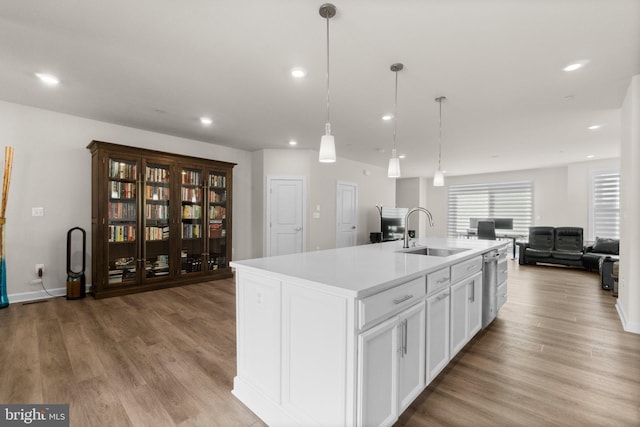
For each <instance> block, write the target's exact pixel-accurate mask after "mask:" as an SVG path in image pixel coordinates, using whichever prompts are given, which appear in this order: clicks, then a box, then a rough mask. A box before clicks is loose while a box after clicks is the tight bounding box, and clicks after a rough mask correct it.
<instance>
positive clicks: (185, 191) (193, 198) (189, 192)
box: [182, 187, 201, 203]
mask: <svg viewBox="0 0 640 427" xmlns="http://www.w3.org/2000/svg"><path fill="white" fill-rule="evenodd" d="M200 193H201V192H200V188H187V187H182V201H183V202H191V203H200V200H201V196H200Z"/></svg>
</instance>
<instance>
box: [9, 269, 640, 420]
mask: <svg viewBox="0 0 640 427" xmlns="http://www.w3.org/2000/svg"><path fill="white" fill-rule="evenodd" d="M509 264H510V271H509V301H508V302H507V304H506V305H505V306H504V307H503V309H502V310H501V312H500V315H499V317H498V318H497V319H496V320H495V321H494V322H493V323H492V324H491V325H490V326H489V327H488V328H487V329H485V330H484V331H482V332H480V333H479V334H478V335H477V336H476V338H475V339H474V340H472V341H471V342H470V343H469V344H468V345H467V347H466V348H465V349H464V350H463V351H462V352H461V353H460V354H459V355H458V356H457V357H456V358H455V359H454V360H453V361H452V362H451V363H450V364H449V366H448V367H447V368H446V369H445V370H444V371H443V372H442V373H441V374H440V376H439V377H438V378H437V379H436V380H435V381H434V382H433V383H432V384H431V385H430V386H429V387H428V388H427V390H425V391H424V392H423V393H422V394H421V395H420V397H419V398H418V399H417V400H416V402H414V404H413V405H412V406H411V407H410V408H409V409H408V410H407V411H406V412H405V413H404V414H403V415H402V416H401V418H400V420H399V421H398V423H397V424H398V425H400V426H441V425H442V426H516V425H519V426H558V425H567V426H569V425H571V426H590V425H593V426H638V425H640V336H639V335H634V334H630V333H625V332H623V331H622V328H621V325H620V321H619V319H618V316H617V313H616V310H615V308H614V302H615V299H614V298H612V297H611V296H610V293H609V292H605V291H602V290H601V289H599V285H598V276H597V274H595V273H587V272H584V271H580V270H573V269H566V268H561V267H540V266H538V267H535V266H518V264H517V262H516V261H509ZM235 371H236V369H235V296H234V287H233V281H231V280H224V281H219V282H212V283H205V284H198V285H191V286H187V287H182V288H174V289H166V290H161V291H154V292H148V293H144V294H138V295H129V296H124V297H116V298H110V299H104V300H99V301H96V300H93V299H91V298H87V299H85V300H80V301H66V300H65V299H63V298H56V299H53V300H49V301H47V302H43V303H36V304H28V305H22V304H12V305H10V306H9V308H7V309H4V310H0V403H70V404H71V425H72V426H129V425H131V426H154V427H155V426H174V425H179V426H216V425H220V426H262V425H263V423H262V422H261V421H260V420H259V419H257V418H256V416H255V415H253V413H252V412H251V411H249V410H248V409H247V408H245V407H244V406H243V405H242V404H241V403H240V402H239V401H237V400H236V399H235V397H233V395H232V394H231V393H230V390H231V388H232V380H233V376H234V375H235Z"/></svg>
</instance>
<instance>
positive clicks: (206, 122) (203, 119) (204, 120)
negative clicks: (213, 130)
mask: <svg viewBox="0 0 640 427" xmlns="http://www.w3.org/2000/svg"><path fill="white" fill-rule="evenodd" d="M200 123H202V124H203V125H204V126H210V125H211V123H213V120H212V119H211V118H210V117H200Z"/></svg>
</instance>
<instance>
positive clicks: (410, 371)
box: [357, 301, 425, 426]
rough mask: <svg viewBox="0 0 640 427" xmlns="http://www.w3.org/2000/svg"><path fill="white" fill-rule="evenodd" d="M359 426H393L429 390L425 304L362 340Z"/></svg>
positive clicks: (411, 309)
mask: <svg viewBox="0 0 640 427" xmlns="http://www.w3.org/2000/svg"><path fill="white" fill-rule="evenodd" d="M358 366H359V369H358V407H359V411H358V415H357V419H358V422H357V424H358V425H359V426H385V425H391V424H392V423H393V422H394V421H395V420H396V419H397V418H398V416H399V414H400V413H402V411H404V410H405V409H406V408H407V407H408V406H409V405H410V404H411V402H412V401H413V400H414V399H415V398H416V397H417V396H418V394H420V392H422V390H423V389H424V387H425V303H424V301H421V302H420V303H418V304H416V305H414V306H412V307H410V308H408V309H406V310H404V311H403V312H401V313H400V314H398V315H397V316H394V317H392V318H391V319H389V320H386V321H385V322H383V323H381V324H379V325H377V326H375V327H373V328H371V329H369V330H367V331H365V332H363V333H361V334H360V335H359V337H358Z"/></svg>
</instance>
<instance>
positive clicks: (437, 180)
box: [433, 96, 447, 187]
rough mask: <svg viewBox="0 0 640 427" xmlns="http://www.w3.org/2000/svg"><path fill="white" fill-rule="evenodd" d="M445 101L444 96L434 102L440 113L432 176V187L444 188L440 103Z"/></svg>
mask: <svg viewBox="0 0 640 427" xmlns="http://www.w3.org/2000/svg"><path fill="white" fill-rule="evenodd" d="M446 100H447V98H446V97H444V96H439V97H438V98H436V102H437V103H438V104H439V107H440V108H439V111H440V113H439V115H438V170H437V171H436V173H435V174H434V175H433V186H434V187H442V186H444V173H443V172H442V103H443V102H444V101H446Z"/></svg>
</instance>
